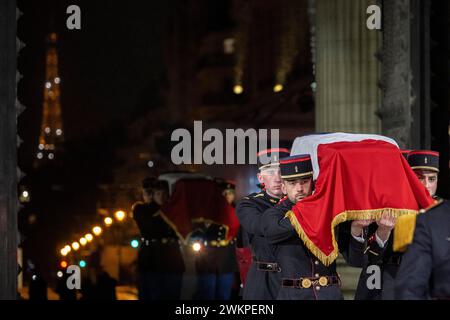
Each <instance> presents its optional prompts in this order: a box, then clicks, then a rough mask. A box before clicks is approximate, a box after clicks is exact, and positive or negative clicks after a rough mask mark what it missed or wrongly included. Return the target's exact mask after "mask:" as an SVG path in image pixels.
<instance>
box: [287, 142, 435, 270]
mask: <svg viewBox="0 0 450 320" xmlns="http://www.w3.org/2000/svg"><path fill="white" fill-rule="evenodd" d="M298 154H310V155H311V161H312V164H313V169H314V177H313V178H314V180H315V190H314V193H313V194H312V195H311V196H309V197H307V198H305V199H302V200H301V201H299V202H297V203H296V204H295V206H294V207H293V208H292V210H291V211H289V212H288V213H287V214H286V216H287V217H288V218H289V219H290V221H291V224H292V225H293V226H294V228H295V229H296V231H297V233H298V235H299V236H300V238H301V239H302V240H303V242H304V243H305V245H306V246H307V247H308V249H309V250H310V251H311V252H312V253H313V254H314V255H315V256H316V257H317V258H318V259H319V260H320V261H321V262H322V263H324V264H325V265H330V264H331V263H332V262H333V261H334V260H335V259H336V258H337V255H338V247H337V242H336V239H335V235H334V228H335V227H336V226H337V225H338V224H339V223H341V222H344V221H348V220H358V219H379V218H381V215H382V213H383V212H385V211H388V212H389V213H390V214H392V215H393V216H395V217H399V216H402V215H407V214H417V213H418V211H419V210H420V209H423V208H426V207H428V206H429V205H431V204H432V203H433V199H432V198H431V197H430V195H429V194H428V192H427V190H426V189H425V187H424V186H423V185H422V184H421V183H420V181H419V180H418V179H417V177H416V176H415V174H414V172H413V171H412V170H411V168H410V167H409V165H408V162H407V161H406V160H405V158H404V157H403V155H402V154H401V152H400V149H399V148H398V145H397V143H396V142H395V141H394V140H392V139H390V138H387V137H384V136H380V135H368V134H347V133H330V134H315V135H310V136H304V137H300V138H296V139H295V141H294V143H293V146H292V149H291V155H298Z"/></svg>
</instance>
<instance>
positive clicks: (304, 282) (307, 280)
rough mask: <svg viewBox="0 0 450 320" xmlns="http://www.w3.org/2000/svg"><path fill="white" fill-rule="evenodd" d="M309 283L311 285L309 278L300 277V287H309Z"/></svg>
mask: <svg viewBox="0 0 450 320" xmlns="http://www.w3.org/2000/svg"><path fill="white" fill-rule="evenodd" d="M311 285H312V283H311V280H309V279H307V278H303V279H302V288H305V289H308V288H310V287H311Z"/></svg>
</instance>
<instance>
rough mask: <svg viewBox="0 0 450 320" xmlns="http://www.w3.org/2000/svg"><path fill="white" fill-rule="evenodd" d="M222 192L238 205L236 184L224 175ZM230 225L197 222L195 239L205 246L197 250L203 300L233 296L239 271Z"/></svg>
mask: <svg viewBox="0 0 450 320" xmlns="http://www.w3.org/2000/svg"><path fill="white" fill-rule="evenodd" d="M215 181H216V183H217V184H218V185H219V187H220V189H221V190H222V195H223V196H224V197H225V198H226V200H227V202H228V203H229V204H230V205H232V206H233V207H234V195H235V185H234V184H233V183H231V182H228V181H225V180H223V179H215ZM226 228H227V226H225V225H221V224H218V223H214V222H212V221H207V220H198V221H195V222H194V230H195V231H194V232H193V233H192V235H191V241H193V242H194V243H195V241H198V242H199V244H201V247H200V248H201V250H199V251H197V252H195V253H194V254H195V255H196V257H195V270H196V275H197V291H196V293H195V295H194V297H195V299H199V300H229V299H230V298H231V293H232V289H233V284H234V281H235V273H236V272H237V269H238V268H237V263H236V255H235V252H234V246H235V241H236V239H232V240H231V241H229V242H227V241H226V232H227V231H226Z"/></svg>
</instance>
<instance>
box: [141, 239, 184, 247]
mask: <svg viewBox="0 0 450 320" xmlns="http://www.w3.org/2000/svg"><path fill="white" fill-rule="evenodd" d="M141 243H142V245H144V246H151V245H154V244H174V243H176V244H178V243H179V241H178V239H176V238H161V239H145V238H141Z"/></svg>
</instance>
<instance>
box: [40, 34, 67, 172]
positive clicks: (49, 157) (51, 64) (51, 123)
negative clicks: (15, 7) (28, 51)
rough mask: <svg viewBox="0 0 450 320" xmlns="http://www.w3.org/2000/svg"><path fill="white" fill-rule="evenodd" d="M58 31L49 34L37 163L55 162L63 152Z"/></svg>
mask: <svg viewBox="0 0 450 320" xmlns="http://www.w3.org/2000/svg"><path fill="white" fill-rule="evenodd" d="M57 39H58V37H57V35H56V33H50V34H49V35H48V36H47V54H46V67H45V83H44V106H43V116H42V124H41V133H40V136H39V145H38V152H37V154H36V158H37V160H36V165H40V164H42V163H44V162H46V163H48V162H54V161H55V160H56V158H57V157H58V156H59V155H60V154H61V151H62V142H63V141H64V132H63V125H62V118H61V104H60V100H59V98H60V87H59V86H60V83H61V78H60V77H59V74H58V53H57V51H56V42H57Z"/></svg>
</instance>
